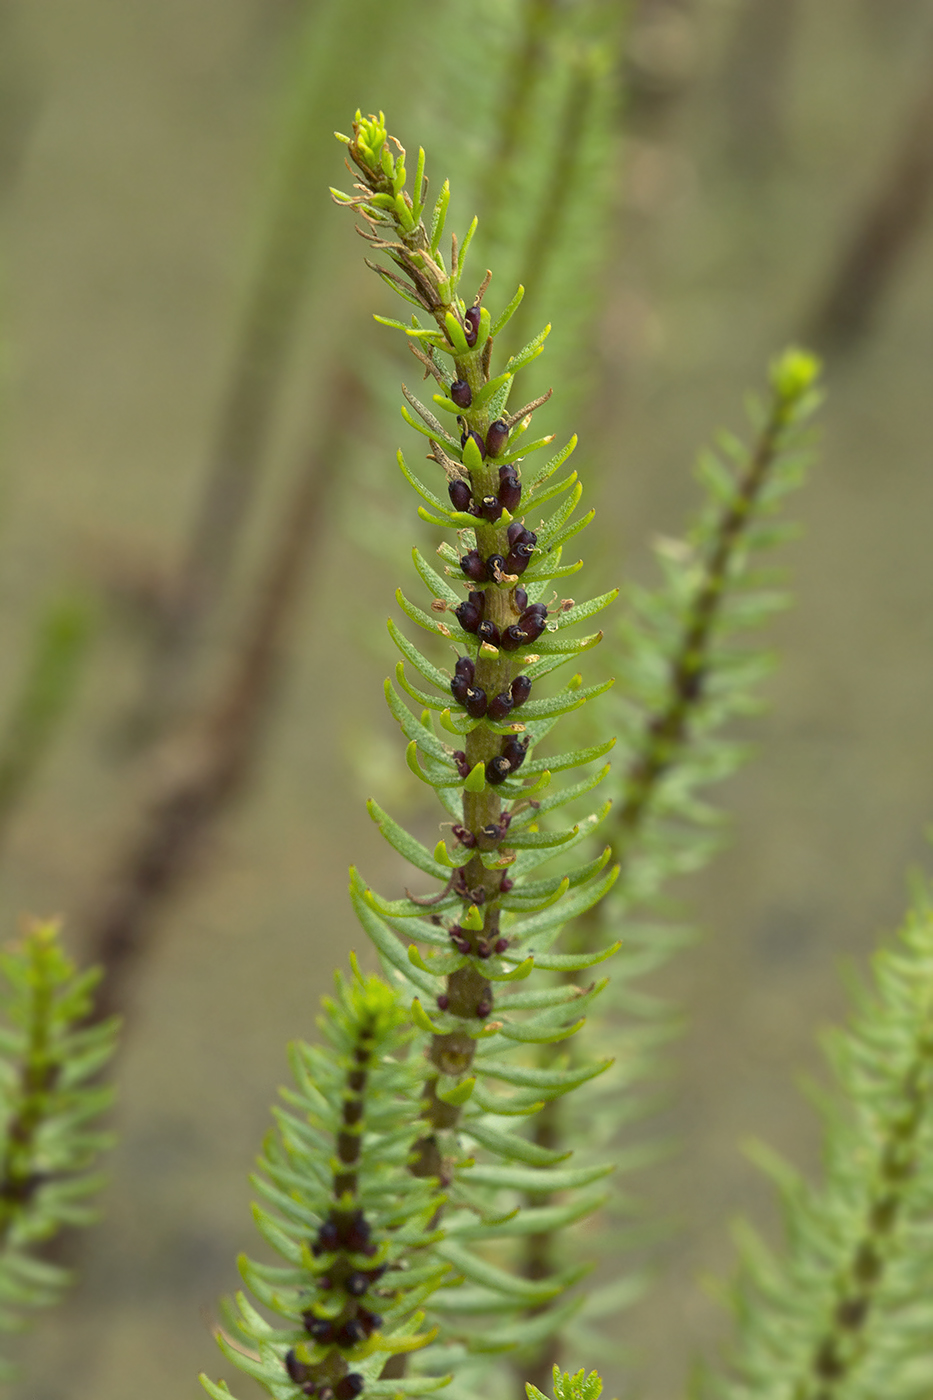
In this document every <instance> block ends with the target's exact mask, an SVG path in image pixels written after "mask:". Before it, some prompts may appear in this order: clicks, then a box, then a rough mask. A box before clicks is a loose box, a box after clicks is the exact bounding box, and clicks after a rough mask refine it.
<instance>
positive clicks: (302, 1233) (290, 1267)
mask: <svg viewBox="0 0 933 1400" xmlns="http://www.w3.org/2000/svg"><path fill="white" fill-rule="evenodd" d="M405 1020H406V1017H405V1014H404V1011H403V1009H402V1008H401V1007H400V1004H399V1002H398V998H397V997H396V995H395V993H394V992H393V991H392V989H391V988H390V987H388V986H387V985H386V984H385V983H384V982H383V981H382V980H381V979H380V978H378V977H369V978H366V979H364V978H363V977H362V976H361V975H360V974H359V972H358V969H357V968H356V965H355V964H354V977H353V979H352V980H351V981H350V982H347V981H346V980H344V979H343V978H342V977H341V976H340V975H339V973H338V974H337V978H336V996H335V997H333V998H325V1000H324V1014H323V1015H322V1016H321V1017H320V1019H319V1025H320V1029H321V1031H322V1033H323V1037H324V1041H325V1044H324V1045H323V1046H312V1045H306V1044H304V1043H303V1042H301V1041H298V1042H296V1043H295V1044H294V1045H293V1046H292V1047H291V1056H290V1058H291V1065H292V1071H293V1074H294V1077H295V1088H294V1089H290V1090H285V1091H283V1097H284V1099H285V1103H286V1107H285V1108H280V1109H278V1110H277V1112H276V1115H275V1117H276V1130H275V1131H274V1132H272V1133H270V1134H269V1136H268V1138H267V1140H266V1143H265V1147H264V1152H263V1156H262V1157H261V1159H260V1163H259V1166H260V1171H259V1173H258V1174H257V1175H256V1176H255V1177H254V1178H253V1184H254V1186H255V1188H256V1191H257V1192H258V1194H259V1195H260V1197H261V1198H262V1202H263V1204H262V1205H257V1206H255V1207H254V1210H253V1214H254V1217H255V1220H256V1225H257V1227H258V1229H259V1231H260V1233H261V1234H262V1236H263V1238H264V1239H265V1240H266V1242H267V1244H269V1245H271V1246H272V1248H273V1249H274V1250H275V1251H276V1253H277V1254H279V1255H280V1256H281V1258H282V1259H283V1260H284V1263H283V1264H279V1265H268V1264H260V1263H256V1262H255V1261H253V1260H251V1259H249V1258H247V1257H246V1256H245V1255H242V1256H241V1257H240V1260H239V1265H240V1272H241V1274H242V1276H243V1279H244V1281H245V1283H246V1284H247V1286H248V1287H249V1289H250V1291H251V1292H252V1294H253V1296H254V1298H256V1299H257V1301H258V1302H259V1303H260V1304H262V1306H263V1307H264V1308H266V1309H268V1310H269V1311H270V1312H272V1313H273V1314H275V1315H276V1316H277V1318H279V1319H280V1321H279V1323H278V1325H273V1324H270V1323H269V1322H267V1321H266V1319H265V1317H264V1316H263V1315H262V1314H261V1313H260V1312H259V1311H258V1310H257V1309H256V1308H255V1307H254V1306H253V1305H252V1303H251V1302H250V1301H249V1299H248V1298H247V1296H246V1294H245V1293H239V1294H237V1297H236V1300H235V1307H234V1308H230V1309H228V1314H229V1315H228V1319H227V1321H228V1324H229V1332H225V1331H220V1332H219V1333H218V1337H217V1340H218V1344H219V1346H220V1348H221V1350H222V1351H223V1353H224V1355H225V1356H226V1357H227V1358H228V1359H229V1360H230V1361H232V1362H233V1363H234V1364H235V1365H236V1366H238V1367H239V1369H240V1370H241V1371H244V1372H245V1373H246V1374H247V1375H249V1376H251V1377H253V1379H254V1380H257V1381H259V1383H260V1384H261V1385H262V1386H264V1387H265V1389H266V1390H267V1391H268V1392H269V1394H270V1395H272V1396H275V1397H276V1400H294V1397H297V1396H301V1395H316V1396H317V1397H318V1400H354V1397H355V1396H357V1395H359V1394H360V1393H361V1392H362V1391H363V1390H364V1389H365V1392H366V1394H367V1395H374V1396H378V1395H393V1394H395V1393H397V1391H398V1385H397V1383H394V1382H390V1381H383V1380H380V1375H381V1373H382V1370H383V1367H384V1366H385V1363H386V1361H387V1359H388V1358H389V1357H392V1356H395V1355H398V1354H400V1353H404V1352H408V1351H412V1350H415V1349H417V1348H418V1347H422V1346H424V1345H425V1344H426V1343H427V1342H429V1341H430V1340H431V1339H432V1336H433V1333H432V1332H430V1331H428V1332H425V1331H423V1330H421V1324H422V1322H423V1319H424V1314H423V1312H422V1310H421V1305H422V1304H423V1302H424V1300H425V1298H427V1297H428V1296H429V1295H430V1294H431V1293H432V1292H433V1290H434V1289H435V1288H436V1287H437V1286H438V1284H439V1283H440V1282H441V1280H442V1279H443V1277H444V1275H445V1274H446V1273H447V1272H448V1270H449V1265H448V1264H447V1263H446V1262H445V1261H443V1260H441V1259H439V1258H438V1257H437V1256H436V1255H435V1254H434V1253H433V1252H432V1251H431V1249H430V1248H429V1246H430V1245H431V1244H432V1243H434V1242H435V1241H436V1239H437V1238H438V1236H437V1232H436V1231H435V1230H434V1228H433V1224H432V1221H433V1219H434V1217H435V1215H436V1213H437V1211H438V1210H439V1208H440V1206H441V1205H442V1203H443V1197H442V1196H440V1195H439V1194H438V1184H437V1181H436V1180H434V1179H432V1178H427V1177H426V1178H418V1177H415V1176H413V1175H412V1174H411V1172H410V1171H409V1170H408V1167H409V1164H410V1161H411V1157H412V1152H413V1148H414V1144H415V1139H416V1137H417V1134H418V1120H417V1116H416V1108H415V1105H416V1103H417V1095H418V1090H419V1089H420V1087H421V1080H422V1078H423V1066H422V1065H421V1063H420V1061H419V1060H418V1059H417V1058H409V1057H407V1055H406V1051H407V1048H408V1042H409V1041H410V1039H411V1032H410V1031H409V1030H406V1028H405V1025H404V1022H405ZM267 1207H271V1208H272V1210H271V1211H270V1210H269V1209H267ZM201 1383H202V1385H203V1386H204V1388H205V1390H206V1391H207V1392H208V1394H209V1395H211V1396H213V1397H215V1400H219V1397H228V1396H229V1394H230V1392H229V1390H228V1389H227V1387H226V1385H224V1384H223V1383H221V1384H219V1385H218V1384H215V1383H214V1382H213V1381H210V1380H209V1379H208V1378H207V1377H206V1376H203V1375H202V1377H201ZM441 1384H443V1378H432V1379H429V1380H425V1381H417V1380H412V1381H410V1382H409V1381H406V1387H407V1390H408V1393H411V1394H415V1393H421V1392H423V1391H427V1390H434V1389H436V1388H437V1387H438V1385H441Z"/></svg>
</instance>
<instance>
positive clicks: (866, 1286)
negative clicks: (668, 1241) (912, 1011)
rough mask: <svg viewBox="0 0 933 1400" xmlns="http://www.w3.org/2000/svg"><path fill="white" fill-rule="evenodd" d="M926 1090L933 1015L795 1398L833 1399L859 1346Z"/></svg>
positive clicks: (932, 1068)
mask: <svg viewBox="0 0 933 1400" xmlns="http://www.w3.org/2000/svg"><path fill="white" fill-rule="evenodd" d="M931 1090H933V1017H931V1016H930V1015H929V1014H928V1015H927V1017H926V1018H925V1020H924V1021H923V1023H922V1024H921V1025H920V1026H919V1027H918V1030H917V1035H916V1039H915V1042H914V1053H913V1058H912V1060H911V1063H910V1065H909V1067H908V1069H907V1070H906V1071H905V1073H904V1075H903V1078H902V1079H901V1083H900V1094H899V1101H898V1102H897V1103H896V1104H893V1103H892V1104H889V1105H888V1106H887V1107H888V1115H887V1122H886V1124H885V1131H884V1132H883V1135H882V1136H881V1137H880V1138H879V1139H878V1141H877V1143H876V1144H875V1147H876V1151H875V1159H874V1162H873V1163H872V1168H871V1170H869V1169H868V1167H867V1164H866V1166H865V1167H864V1168H863V1170H864V1175H865V1179H866V1180H871V1181H873V1182H874V1183H875V1186H874V1189H873V1190H872V1191H871V1192H870V1194H869V1197H868V1200H867V1202H866V1205H865V1214H864V1228H863V1231H862V1235H861V1238H860V1239H859V1240H858V1241H857V1243H856V1244H855V1247H854V1248H853V1250H852V1252H851V1254H850V1255H849V1258H848V1260H847V1262H846V1264H845V1266H844V1268H843V1269H842V1270H840V1272H839V1274H838V1275H837V1277H836V1280H835V1286H834V1290H833V1298H832V1304H831V1308H830V1309H829V1317H828V1319H827V1323H826V1327H825V1330H824V1332H823V1334H822V1336H821V1337H820V1339H819V1341H818V1343H817V1345H816V1347H815V1348H814V1350H813V1355H812V1359H811V1362H810V1366H809V1374H808V1375H807V1376H806V1377H805V1378H801V1380H800V1381H799V1383H798V1384H797V1385H795V1386H794V1388H793V1392H792V1393H793V1394H794V1396H795V1397H799V1400H834V1397H835V1396H837V1395H838V1394H839V1393H840V1391H841V1390H842V1388H843V1387H844V1386H845V1384H846V1382H847V1380H848V1379H849V1377H850V1375H851V1373H852V1372H853V1371H854V1370H855V1368H856V1367H857V1365H858V1362H859V1360H860V1358H861V1356H862V1354H863V1352H864V1348H865V1342H866V1338H865V1333H866V1331H867V1328H868V1325H869V1322H870V1319H871V1313H872V1308H873V1307H874V1305H875V1302H876V1298H877V1295H878V1292H879V1290H880V1288H881V1285H882V1282H883V1280H884V1273H885V1268H886V1265H887V1262H888V1259H889V1258H890V1256H891V1254H892V1251H893V1250H894V1249H895V1248H896V1244H895V1240H896V1237H897V1232H898V1226H899V1224H900V1220H901V1216H902V1215H903V1214H904V1207H905V1196H906V1193H907V1191H908V1189H909V1186H910V1183H911V1181H912V1178H913V1177H914V1176H915V1175H916V1172H917V1168H918V1165H919V1161H918V1154H919V1151H920V1143H919V1137H920V1133H921V1129H922V1128H923V1127H924V1125H925V1122H926V1118H927V1116H928V1114H929V1105H930V1101H931V1099H930V1096H931Z"/></svg>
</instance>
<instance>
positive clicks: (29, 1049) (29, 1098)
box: [0, 936, 60, 1248]
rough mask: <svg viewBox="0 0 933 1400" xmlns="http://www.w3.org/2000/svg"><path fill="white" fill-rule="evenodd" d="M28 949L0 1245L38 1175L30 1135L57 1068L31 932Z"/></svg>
mask: <svg viewBox="0 0 933 1400" xmlns="http://www.w3.org/2000/svg"><path fill="white" fill-rule="evenodd" d="M28 953H29V962H30V974H31V975H30V998H29V1013H28V1022H27V1044H26V1053H25V1055H24V1057H23V1062H22V1066H21V1068H20V1075H19V1084H18V1086H17V1091H16V1094H15V1096H14V1097H13V1101H12V1104H11V1108H12V1112H11V1114H10V1118H9V1120H8V1122H7V1125H6V1150H5V1152H4V1154H3V1161H2V1163H0V1248H2V1247H3V1246H4V1245H5V1244H6V1241H7V1239H8V1237H9V1235H10V1231H11V1229H12V1227H13V1225H14V1224H15V1222H16V1221H17V1220H18V1219H19V1217H20V1216H21V1215H22V1213H23V1211H24V1210H26V1209H27V1207H28V1204H29V1201H30V1198H31V1196H32V1194H33V1192H34V1191H35V1190H36V1187H37V1186H38V1185H39V1184H40V1181H41V1179H42V1178H41V1176H40V1175H39V1173H38V1172H37V1169H36V1138H37V1136H38V1133H39V1130H40V1128H41V1127H42V1124H43V1122H44V1121H45V1119H46V1116H47V1105H48V1096H49V1094H50V1092H51V1091H52V1089H53V1088H54V1087H55V1081H56V1079H57V1078H58V1074H59V1070H60V1064H59V1062H58V1060H57V1059H56V1057H55V1056H54V1055H53V1054H52V1053H51V1034H50V1032H51V1017H52V1000H53V991H52V984H51V982H50V981H49V979H48V978H47V977H45V976H43V974H42V967H41V961H42V958H43V956H44V954H43V949H42V947H41V946H40V944H39V941H38V939H37V938H36V937H35V936H34V937H33V938H31V939H30V942H29V945H28Z"/></svg>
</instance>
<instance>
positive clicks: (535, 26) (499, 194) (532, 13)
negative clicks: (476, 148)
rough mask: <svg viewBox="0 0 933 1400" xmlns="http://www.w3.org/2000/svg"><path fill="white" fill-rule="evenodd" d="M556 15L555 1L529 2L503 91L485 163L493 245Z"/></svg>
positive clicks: (485, 221) (483, 212)
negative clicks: (494, 137)
mask: <svg viewBox="0 0 933 1400" xmlns="http://www.w3.org/2000/svg"><path fill="white" fill-rule="evenodd" d="M556 12H557V3H556V0H525V7H524V10H523V12H522V20H521V29H520V36H519V42H518V45H517V46H516V51H515V53H514V54H513V56H512V61H511V63H510V64H509V67H508V74H509V79H510V81H509V82H508V85H507V87H506V89H505V93H504V96H503V100H502V106H501V108H500V114H499V119H498V123H497V127H498V131H497V135H498V140H497V142H496V147H495V150H494V152H493V154H492V157H491V159H490V160H489V162H488V163H487V164H485V165H484V170H483V182H482V194H483V204H482V205H481V206H480V220H481V223H482V225H483V228H484V230H485V235H484V236H485V237H486V239H488V241H489V242H490V243H492V242H494V241H495V240H496V238H497V237H498V236H499V229H500V225H501V222H502V218H503V215H504V213H505V210H506V208H507V207H508V202H509V201H508V193H509V191H510V189H511V187H512V183H513V171H514V167H515V164H516V161H517V159H518V156H519V152H520V149H521V145H522V141H523V139H524V138H525V137H526V136H527V133H528V131H529V129H530V127H531V109H532V106H533V104H534V96H535V91H536V89H537V87H538V84H539V83H540V81H541V78H542V76H543V74H544V70H545V68H546V66H547V61H548V45H549V40H550V38H551V35H552V32H553V29H554V24H555V18H556Z"/></svg>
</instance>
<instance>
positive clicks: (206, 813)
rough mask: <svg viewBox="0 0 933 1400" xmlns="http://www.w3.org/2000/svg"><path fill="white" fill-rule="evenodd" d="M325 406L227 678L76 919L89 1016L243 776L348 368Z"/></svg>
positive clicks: (173, 749)
mask: <svg viewBox="0 0 933 1400" xmlns="http://www.w3.org/2000/svg"><path fill="white" fill-rule="evenodd" d="M327 401H328V403H329V405H330V410H329V416H328V421H327V422H326V423H325V424H324V425H323V426H321V427H319V428H318V429H317V430H316V432H315V439H316V446H315V447H314V449H313V450H312V451H311V452H310V453H309V455H308V458H307V461H306V463H305V466H304V467H303V469H302V470H301V472H300V473H299V475H298V479H297V481H296V482H295V486H294V489H293V490H292V492H291V493H290V494H289V496H288V500H287V502H286V504H285V509H284V511H283V514H282V517H281V520H280V522H279V525H278V528H277V529H276V531H275V532H274V535H273V540H272V544H271V547H270V550H269V554H268V560H267V564H266V569H265V578H264V581H263V583H262V584H261V586H260V588H259V590H258V594H257V597H256V601H255V605H254V608H253V614H252V617H251V618H250V619H249V620H248V622H247V623H246V626H245V627H244V631H243V637H242V643H241V646H240V649H239V654H238V655H237V657H236V659H235V661H234V663H233V665H232V668H231V671H230V674H229V676H228V678H227V680H226V682H225V683H224V684H223V686H222V688H221V691H220V693H219V695H218V696H217V698H216V700H215V702H214V703H213V704H212V705H209V706H208V707H207V710H206V712H205V714H204V716H203V718H202V720H201V721H200V722H199V723H198V724H197V725H196V726H195V727H194V729H193V731H192V732H191V733H189V734H188V735H187V736H186V737H183V738H179V739H177V740H173V741H170V742H169V743H168V744H167V746H166V748H165V750H164V751H163V753H162V754H161V756H160V757H161V762H159V761H158V759H157V764H158V766H157V768H156V775H155V778H154V780H153V783H152V791H151V794H150V797H149V800H148V802H147V803H146V804H145V808H144V812H143V815H142V819H141V821H140V823H139V825H138V827H137V828H136V829H135V830H133V831H132V832H131V833H130V835H129V838H128V840H127V842H126V844H125V846H124V848H123V850H122V851H121V852H120V853H119V855H118V857H117V859H116V861H115V871H114V874H113V876H112V879H111V881H110V883H109V886H108V888H107V890H106V893H105V895H104V897H103V899H102V900H101V903H100V904H99V906H98V907H97V909H96V910H94V911H93V912H92V914H91V915H90V917H89V918H88V919H87V920H86V921H85V931H84V940H85V948H86V952H87V956H88V958H89V960H90V961H92V962H95V963H100V964H101V965H102V966H103V969H104V977H103V980H102V982H101V986H100V992H99V994H98V998H97V1004H96V1006H95V1010H94V1020H95V1021H99V1020H104V1019H105V1018H106V1017H107V1016H110V1015H112V1014H113V1013H114V1012H115V1011H120V1012H125V1003H126V1001H127V997H128V983H129V980H130V978H131V975H132V971H133V968H134V966H135V964H136V963H137V962H138V960H139V959H140V957H141V956H142V954H143V952H144V950H145V947H146V944H147V941H148V937H149V935H150V934H151V931H152V927H153V924H154V922H155V920H156V918H157V917H158V915H159V913H160V912H161V910H162V908H163V907H164V905H165V904H166V903H167V902H168V900H169V899H170V897H171V896H172V895H173V894H174V893H175V891H176V890H177V889H178V887H179V886H180V885H181V883H182V882H183V880H184V878H185V877H186V875H187V874H188V873H189V872H190V870H191V868H192V866H193V865H194V864H195V863H196V861H197V859H198V856H199V854H200V852H201V850H202V848H203V845H204V841H205V837H206V836H207V834H208V832H209V830H210V828H211V826H212V825H213V824H214V823H215V822H216V821H217V820H218V818H219V817H220V816H221V814H222V813H223V811H224V810H225V809H226V808H227V807H228V806H229V805H230V803H231V802H232V800H233V799H234V798H235V797H236V796H237V795H238V793H239V791H240V790H241V788H242V786H243V784H244V781H245V779H246V778H247V777H248V776H249V771H250V766H251V763H252V761H253V759H254V757H255V755H256V751H257V747H258V743H259V740H260V737H261V735H262V732H263V728H264V721H265V719H266V717H267V715H268V712H269V705H270V701H271V699H272V696H273V693H274V689H275V682H276V680H277V678H278V674H279V669H280V663H281V660H282V653H283V649H284V643H285V640H286V636H287V632H288V627H289V624H290V623H291V621H292V618H293V616H294V613H295V609H296V605H297V603H298V600H299V597H300V591H301V584H302V582H303V579H304V577H305V573H306V571H307V568H308V565H309V563H310V561H311V558H312V556H313V552H314V551H313V547H312V546H313V543H314V540H315V539H316V537H317V534H318V531H319V529H320V526H321V522H322V518H323V515H324V511H325V507H326V500H327V493H328V487H329V485H330V482H331V481H332V480H333V478H334V472H333V470H332V469H331V468H332V462H333V457H334V454H335V452H336V451H337V450H338V447H339V443H340V440H341V437H342V434H343V432H344V430H345V426H346V422H347V419H348V417H349V416H350V413H351V409H352V412H353V413H356V414H358V413H359V408H360V396H359V390H358V387H357V384H356V381H355V379H354V378H353V377H352V375H351V374H350V373H349V372H348V371H346V370H343V369H341V370H338V371H337V373H336V374H335V377H334V382H333V385H332V390H331V393H330V394H329V395H328V399H327Z"/></svg>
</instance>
